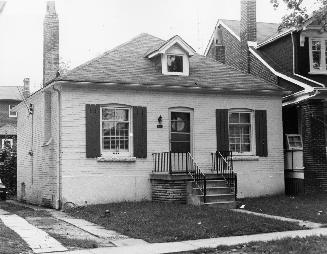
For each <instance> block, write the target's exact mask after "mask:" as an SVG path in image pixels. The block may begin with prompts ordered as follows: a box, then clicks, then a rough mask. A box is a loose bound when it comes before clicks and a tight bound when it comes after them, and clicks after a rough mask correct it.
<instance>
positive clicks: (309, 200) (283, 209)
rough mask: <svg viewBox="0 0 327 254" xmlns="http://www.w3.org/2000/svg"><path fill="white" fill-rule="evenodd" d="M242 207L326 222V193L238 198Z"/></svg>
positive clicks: (254, 210) (260, 211)
mask: <svg viewBox="0 0 327 254" xmlns="http://www.w3.org/2000/svg"><path fill="white" fill-rule="evenodd" d="M239 203H240V205H245V207H244V209H246V210H250V211H253V212H259V213H266V214H272V215H279V216H284V217H289V218H293V219H300V220H309V221H313V222H318V223H327V195H326V194H312V195H300V196H295V197H292V196H285V195H280V196H267V197H260V198H246V199H241V200H239Z"/></svg>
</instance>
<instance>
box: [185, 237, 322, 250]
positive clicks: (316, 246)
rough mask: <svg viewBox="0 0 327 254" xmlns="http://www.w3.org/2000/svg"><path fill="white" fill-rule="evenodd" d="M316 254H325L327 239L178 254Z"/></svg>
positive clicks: (275, 242)
mask: <svg viewBox="0 0 327 254" xmlns="http://www.w3.org/2000/svg"><path fill="white" fill-rule="evenodd" d="M186 253H188V254H229V253H238V254H241V253H242V254H243V253H247V254H262V253H279V254H289V253H297V254H318V253H327V237H318V236H311V237H307V238H293V239H291V238H287V239H283V240H278V241H270V242H252V243H248V244H242V245H236V246H220V247H218V248H214V249H198V250H195V251H187V252H179V254H186Z"/></svg>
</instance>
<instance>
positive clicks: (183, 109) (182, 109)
mask: <svg viewBox="0 0 327 254" xmlns="http://www.w3.org/2000/svg"><path fill="white" fill-rule="evenodd" d="M172 112H181V113H190V153H191V154H192V155H193V147H194V145H193V140H194V138H193V130H194V126H193V123H194V109H193V108H189V107H171V108H169V109H168V116H169V126H168V128H169V129H168V131H169V140H168V142H169V151H171V113H172Z"/></svg>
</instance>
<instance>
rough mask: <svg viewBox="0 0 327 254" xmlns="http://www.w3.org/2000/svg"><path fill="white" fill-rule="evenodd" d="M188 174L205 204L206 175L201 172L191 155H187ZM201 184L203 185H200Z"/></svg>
mask: <svg viewBox="0 0 327 254" xmlns="http://www.w3.org/2000/svg"><path fill="white" fill-rule="evenodd" d="M187 165H188V169H189V170H188V174H189V175H190V176H191V177H192V179H193V182H194V183H195V184H196V185H197V187H198V188H199V190H200V191H201V193H202V195H203V203H206V197H207V179H206V175H205V174H204V173H203V172H202V171H201V169H200V168H199V166H198V165H197V164H196V162H195V161H194V159H193V157H192V155H191V154H190V153H187ZM201 183H203V184H201Z"/></svg>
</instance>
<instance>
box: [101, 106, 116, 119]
mask: <svg viewBox="0 0 327 254" xmlns="http://www.w3.org/2000/svg"><path fill="white" fill-rule="evenodd" d="M114 119H115V110H114V109H109V108H102V120H114Z"/></svg>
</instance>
